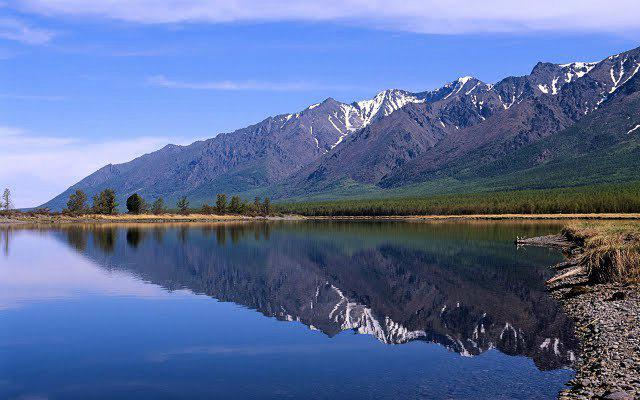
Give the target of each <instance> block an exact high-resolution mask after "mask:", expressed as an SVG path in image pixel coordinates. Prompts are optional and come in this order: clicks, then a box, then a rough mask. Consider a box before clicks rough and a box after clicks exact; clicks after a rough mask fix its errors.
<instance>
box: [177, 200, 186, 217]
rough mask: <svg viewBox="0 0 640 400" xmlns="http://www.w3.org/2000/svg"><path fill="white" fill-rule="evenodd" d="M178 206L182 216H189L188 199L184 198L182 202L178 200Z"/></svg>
mask: <svg viewBox="0 0 640 400" xmlns="http://www.w3.org/2000/svg"><path fill="white" fill-rule="evenodd" d="M176 206H177V207H178V211H179V212H180V214H184V215H187V214H189V200H187V198H186V197H183V198H181V199H180V200H178V203H177V204H176Z"/></svg>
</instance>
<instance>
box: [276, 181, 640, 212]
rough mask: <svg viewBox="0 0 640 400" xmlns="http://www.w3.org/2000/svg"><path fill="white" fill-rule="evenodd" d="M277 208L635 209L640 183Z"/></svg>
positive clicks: (638, 208)
mask: <svg viewBox="0 0 640 400" xmlns="http://www.w3.org/2000/svg"><path fill="white" fill-rule="evenodd" d="M277 211H278V212H279V213H283V214H288V213H291V214H298V215H305V216H384V215H389V216H393V215H461V214H463V215H468V214H558V213H567V214H571V213H637V212H640V183H629V184H620V185H594V186H583V187H573V188H559V189H532V190H512V191H501V192H482V193H471V194H447V195H433V196H425V197H412V198H410V197H405V198H384V199H353V200H334V201H317V202H299V203H282V204H278V205H277Z"/></svg>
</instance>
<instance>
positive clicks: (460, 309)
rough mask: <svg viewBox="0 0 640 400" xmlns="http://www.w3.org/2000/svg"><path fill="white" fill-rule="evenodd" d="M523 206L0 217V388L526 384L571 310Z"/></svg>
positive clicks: (491, 393)
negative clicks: (423, 215)
mask: <svg viewBox="0 0 640 400" xmlns="http://www.w3.org/2000/svg"><path fill="white" fill-rule="evenodd" d="M557 230H558V226H554V225H549V224H545V225H542V224H526V223H513V222H511V223H477V222H476V223H470V222H468V223H399V222H395V223H394V222H389V223H369V222H344V223H338V222H333V223H331V222H327V223H312V222H302V223H301V222H298V223H262V224H232V225H228V224H227V225H215V224H207V225H178V224H174V225H121V226H116V227H114V226H99V225H79V226H65V227H59V228H52V229H42V228H40V229H38V228H30V227H19V228H16V227H14V228H6V227H5V228H0V239H1V245H2V247H1V250H0V398H2V399H14V398H15V399H115V398H122V399H182V398H188V399H216V398H219V399H223V398H224V399H226V398H229V399H244V398H250V399H275V398H278V399H280V398H303V399H396V398H408V399H413V398H425V399H451V398H453V399H544V398H549V399H551V398H555V396H556V394H557V393H558V391H559V390H561V389H562V388H563V385H564V382H566V381H567V380H569V379H570V378H571V377H572V375H573V372H572V371H571V369H570V365H571V362H572V360H573V359H574V357H575V356H576V344H577V343H576V340H575V338H574V337H573V334H572V324H571V321H570V320H569V319H568V318H567V317H566V316H565V315H564V314H563V313H562V311H561V309H560V307H559V305H558V304H557V303H556V302H554V301H553V300H552V299H551V298H550V297H549V296H548V294H547V293H546V292H545V290H544V285H543V282H544V279H546V278H548V277H549V270H548V269H547V268H546V266H548V265H549V264H551V263H554V262H557V261H559V260H560V259H561V257H560V254H559V253H558V252H555V251H551V250H548V249H536V248H528V249H516V247H515V246H514V245H513V240H514V238H515V237H516V236H517V235H520V236H523V235H535V234H545V233H548V232H555V231H557Z"/></svg>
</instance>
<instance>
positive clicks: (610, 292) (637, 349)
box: [518, 235, 640, 400]
mask: <svg viewBox="0 0 640 400" xmlns="http://www.w3.org/2000/svg"><path fill="white" fill-rule="evenodd" d="M518 244H519V245H540V246H545V245H547V246H553V247H561V248H563V250H564V251H565V254H567V258H568V259H567V262H565V263H562V264H559V265H557V266H554V267H553V268H555V269H557V270H558V275H561V274H566V269H568V268H572V267H575V265H576V260H577V259H578V257H579V256H580V254H581V252H582V248H581V247H580V246H579V244H577V243H572V242H570V241H568V240H567V239H566V238H564V237H563V236H560V235H558V236H548V237H541V238H531V239H522V240H520V239H519V240H518ZM548 286H549V291H550V293H551V295H552V296H553V297H554V298H555V299H557V300H558V301H559V302H560V303H561V304H562V305H563V307H564V309H565V311H566V313H567V315H569V317H571V318H572V319H573V320H574V322H575V330H576V332H575V333H576V336H577V338H578V339H579V340H580V355H579V357H578V359H577V360H576V362H575V363H574V365H573V367H574V368H575V370H576V375H575V378H574V379H572V380H571V381H569V382H568V388H567V389H565V390H563V391H562V392H560V393H559V395H558V398H559V399H609V400H614V399H617V400H622V399H625V400H626V399H629V400H631V399H639V398H640V287H639V286H638V285H637V284H619V283H603V284H593V283H591V282H590V281H589V279H588V278H587V276H586V275H584V274H581V275H576V276H570V277H567V278H564V279H560V280H556V281H554V282H550V283H548Z"/></svg>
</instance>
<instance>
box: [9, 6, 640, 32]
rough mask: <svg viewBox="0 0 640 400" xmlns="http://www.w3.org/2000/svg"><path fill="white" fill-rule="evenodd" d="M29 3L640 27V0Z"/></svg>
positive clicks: (149, 12)
mask: <svg viewBox="0 0 640 400" xmlns="http://www.w3.org/2000/svg"><path fill="white" fill-rule="evenodd" d="M18 4H20V6H21V9H22V10H26V11H31V12H37V13H41V14H46V15H72V16H94V17H102V18H109V19H116V20H124V21H129V22H136V23H146V24H162V23H182V22H203V23H223V22H237V21H250V22H251V21H255V22H265V21H266V22H268V21H319V22H320V21H337V22H342V23H347V24H354V25H366V26H372V27H375V28H384V29H393V30H401V31H411V32H421V33H441V34H455V33H471V32H530V31H550V30H551V31H573V30H586V31H609V32H625V31H626V30H629V29H632V30H637V29H638V28H639V27H640V18H638V15H639V14H640V3H639V2H638V1H637V0H617V1H615V2H611V3H608V4H603V2H602V1H601V0H563V1H557V0H538V1H535V2H534V1H526V2H523V1H513V0H485V1H477V0H449V1H444V0H399V1H390V0H317V1H299V0H209V1H207V0H172V1H167V0H110V1H86V0H22V1H20V2H19V3H18Z"/></svg>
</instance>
